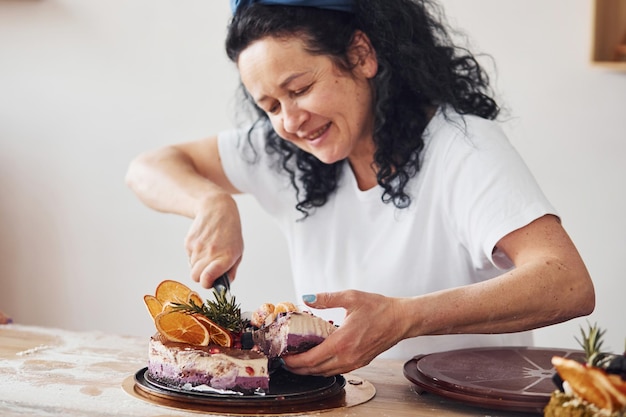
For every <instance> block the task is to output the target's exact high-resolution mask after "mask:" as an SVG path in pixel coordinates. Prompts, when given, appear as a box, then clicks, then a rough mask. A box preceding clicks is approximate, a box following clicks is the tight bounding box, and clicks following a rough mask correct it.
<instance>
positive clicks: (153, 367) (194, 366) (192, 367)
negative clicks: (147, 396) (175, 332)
mask: <svg viewBox="0 0 626 417" xmlns="http://www.w3.org/2000/svg"><path fill="white" fill-rule="evenodd" d="M148 375H149V377H150V378H152V379H154V380H156V381H158V382H161V383H164V384H166V385H169V386H173V387H178V388H182V389H188V390H191V391H194V390H196V391H213V392H222V393H237V392H238V393H243V394H253V393H257V394H262V393H264V392H267V391H268V390H269V373H268V359H267V357H266V356H265V355H264V354H262V353H260V352H256V351H253V350H242V349H233V348H228V347H223V346H217V345H208V346H192V345H189V344H187V343H178V342H172V341H169V340H166V339H165V338H164V337H163V336H162V335H161V334H159V333H157V334H156V335H154V336H153V337H151V338H150V345H149V350H148Z"/></svg>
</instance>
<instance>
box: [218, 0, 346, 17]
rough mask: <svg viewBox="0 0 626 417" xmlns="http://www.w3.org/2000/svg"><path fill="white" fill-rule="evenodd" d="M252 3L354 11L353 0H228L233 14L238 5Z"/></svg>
mask: <svg viewBox="0 0 626 417" xmlns="http://www.w3.org/2000/svg"><path fill="white" fill-rule="evenodd" d="M253 3H259V4H268V5H269V4H271V5H282V6H305V7H317V8H318V9H329V10H338V11H340V12H348V13H352V12H353V11H354V0H230V10H232V12H233V14H235V12H236V11H237V9H239V8H240V7H244V6H249V5H251V4H253Z"/></svg>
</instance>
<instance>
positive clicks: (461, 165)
mask: <svg viewBox="0 0 626 417" xmlns="http://www.w3.org/2000/svg"><path fill="white" fill-rule="evenodd" d="M257 133H258V134H256V135H254V136H253V142H254V143H255V149H256V153H254V152H251V149H250V147H249V145H248V143H247V140H246V138H245V134H244V133H242V132H236V131H230V132H224V133H222V134H220V135H219V152H220V157H221V159H222V164H223V166H224V170H225V172H226V175H227V176H228V178H229V180H230V181H231V183H232V184H233V185H234V186H235V187H237V188H238V189H239V190H240V191H242V192H245V193H251V194H253V195H254V196H255V197H256V198H257V200H258V201H259V203H260V204H261V205H262V206H263V207H264V208H265V209H266V210H267V211H268V212H269V213H270V214H271V215H272V216H274V217H275V218H276V220H277V221H278V224H279V225H280V228H281V229H282V231H283V233H284V235H285V237H286V239H287V243H288V247H289V252H290V256H291V265H292V272H293V279H294V283H295V289H296V292H297V293H298V295H302V294H315V293H318V292H329V291H340V290H345V289H358V290H361V291H367V292H373V293H378V294H383V295H386V296H393V297H408V296H416V295H420V294H426V293H430V292H433V291H437V290H442V289H447V288H452V287H458V286H462V285H467V284H472V283H475V282H479V281H483V280H486V279H489V278H493V277H495V276H497V275H500V274H502V273H503V272H504V271H505V270H506V269H508V268H510V267H512V264H511V262H510V261H509V260H508V258H507V257H506V256H505V255H504V254H502V253H500V252H498V251H495V253H493V252H494V248H495V246H496V244H497V242H498V241H499V240H500V239H501V238H502V237H504V236H505V235H507V234H508V233H510V232H512V231H514V230H516V229H519V228H521V227H523V226H525V225H527V224H528V223H530V222H531V221H533V220H535V219H537V218H539V217H541V216H543V215H544V214H547V213H555V210H554V208H553V207H552V206H551V205H550V203H549V202H548V201H547V199H546V198H545V196H544V194H543V193H542V192H541V190H540V188H539V186H538V185H537V183H536V181H535V179H534V178H533V176H532V174H531V173H530V172H529V170H528V168H527V167H526V165H525V164H524V162H523V161H522V160H521V158H520V157H519V155H518V154H517V152H516V151H515V150H514V148H513V147H512V146H511V144H510V143H509V141H508V139H507V138H506V136H505V135H504V133H503V131H502V130H501V129H500V127H499V126H498V124H497V123H496V122H493V121H489V120H485V119H482V118H479V117H475V116H463V117H462V116H460V115H458V114H456V113H454V112H446V115H445V116H444V112H442V111H441V110H440V111H438V112H437V113H436V115H435V116H434V117H433V119H432V120H431V121H430V123H429V125H428V127H427V130H426V132H425V135H424V139H425V147H424V150H423V153H422V156H421V159H422V166H421V169H420V171H419V173H418V174H417V175H416V176H415V177H414V178H413V179H411V180H410V182H409V183H408V185H407V187H406V189H405V190H406V192H407V193H408V194H409V195H410V197H411V204H410V206H409V207H408V208H406V209H398V208H396V207H395V206H393V204H391V203H389V204H385V203H383V202H382V201H381V196H382V188H381V187H378V186H376V187H374V188H372V189H369V190H366V191H361V190H359V188H358V187H357V183H356V179H355V177H354V175H353V172H352V170H351V168H350V166H349V164H348V163H347V162H345V163H344V166H343V170H342V174H341V176H340V179H339V186H338V189H337V191H336V193H335V194H333V195H332V196H331V197H330V199H329V201H328V202H327V203H326V204H325V205H324V206H322V207H320V208H318V209H316V210H315V211H314V212H313V213H312V215H311V216H309V217H308V218H307V219H305V220H304V221H298V220H299V219H301V218H302V214H301V213H300V212H298V211H297V210H296V209H295V205H296V194H295V190H294V189H293V187H292V186H291V185H290V182H289V179H288V178H287V176H286V174H284V173H282V172H281V171H280V169H278V168H277V167H276V164H273V165H272V164H271V163H270V162H271V159H270V157H269V156H268V154H267V153H266V152H265V150H264V142H263V140H264V139H263V135H262V132H261V131H260V130H259V131H258V132H257ZM253 155H256V156H257V157H258V161H257V162H256V163H250V159H251V157H252V156H253ZM315 313H316V314H318V315H321V316H323V317H326V318H328V319H332V320H334V321H335V322H336V323H339V324H340V323H341V322H342V319H343V316H344V311H343V310H341V309H335V310H334V311H331V310H317V311H316V312H315ZM416 320H419V318H416ZM364 326H366V324H364ZM364 330H366V329H364ZM531 344H532V335H531V334H530V333H529V332H525V333H516V334H505V335H450V336H447V335H446V336H426V337H418V338H414V339H408V340H404V341H402V342H400V343H399V344H398V345H396V346H395V347H394V348H392V349H390V350H389V351H387V352H385V353H384V354H383V355H381V356H382V357H395V358H410V357H412V356H414V355H417V354H424V353H430V352H435V351H443V350H450V349H456V348H464V347H477V346H520V345H531Z"/></svg>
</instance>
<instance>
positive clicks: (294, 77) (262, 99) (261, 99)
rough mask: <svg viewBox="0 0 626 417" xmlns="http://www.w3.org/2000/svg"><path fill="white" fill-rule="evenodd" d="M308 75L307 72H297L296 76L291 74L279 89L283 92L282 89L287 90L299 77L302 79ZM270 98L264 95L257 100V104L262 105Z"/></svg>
mask: <svg viewBox="0 0 626 417" xmlns="http://www.w3.org/2000/svg"><path fill="white" fill-rule="evenodd" d="M306 73H307V72H306V71H305V72H297V73H295V74H291V75H290V76H289V77H287V78H285V79H284V80H283V82H281V83H280V84H279V85H278V88H280V89H281V90H282V89H285V87H287V85H289V83H291V82H292V81H293V80H295V79H296V78H299V77H301V76H303V75H305V74H306ZM268 98H269V97H268V96H266V95H262V96H261V97H259V98H258V99H257V100H256V102H257V103H262V102H263V101H265V100H267V99H268Z"/></svg>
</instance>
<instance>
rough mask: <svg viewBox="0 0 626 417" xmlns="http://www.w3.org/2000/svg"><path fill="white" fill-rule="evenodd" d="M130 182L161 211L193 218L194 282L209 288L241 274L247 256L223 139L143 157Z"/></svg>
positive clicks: (146, 201) (130, 173)
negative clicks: (221, 151)
mask: <svg viewBox="0 0 626 417" xmlns="http://www.w3.org/2000/svg"><path fill="white" fill-rule="evenodd" d="M126 183H127V184H128V186H129V187H130V188H131V189H132V190H133V191H134V192H135V193H136V194H137V196H138V197H139V199H140V200H141V201H142V202H143V203H144V204H146V205H147V206H148V207H151V208H153V209H155V210H158V211H162V212H166V213H174V214H180V215H183V216H186V217H189V218H191V219H193V223H192V225H191V228H190V229H189V233H188V234H187V237H186V239H185V248H186V250H187V254H188V256H189V263H190V266H191V277H192V279H193V280H194V281H196V282H200V283H201V284H202V286H204V287H206V288H208V287H210V286H211V284H212V283H213V281H214V280H215V279H216V278H217V277H219V276H220V275H221V274H223V273H224V272H227V271H228V272H230V276H231V279H232V278H234V276H235V275H236V271H237V267H238V265H239V263H240V261H241V256H242V254H243V239H242V237H241V221H240V219H239V211H238V209H237V205H236V203H235V201H234V200H233V198H232V194H235V193H237V192H238V190H237V189H236V188H235V187H234V186H233V185H232V184H231V183H230V181H229V180H228V178H227V177H226V175H225V173H224V170H223V168H222V164H221V161H220V157H219V153H218V149H217V138H216V137H210V138H208V139H203V140H200V141H196V142H188V143H184V144H180V145H174V146H169V147H165V148H161V149H158V150H156V151H151V152H146V153H143V154H141V155H139V156H138V157H137V158H136V159H135V160H133V161H132V162H131V164H130V167H129V169H128V172H127V174H126Z"/></svg>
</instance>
